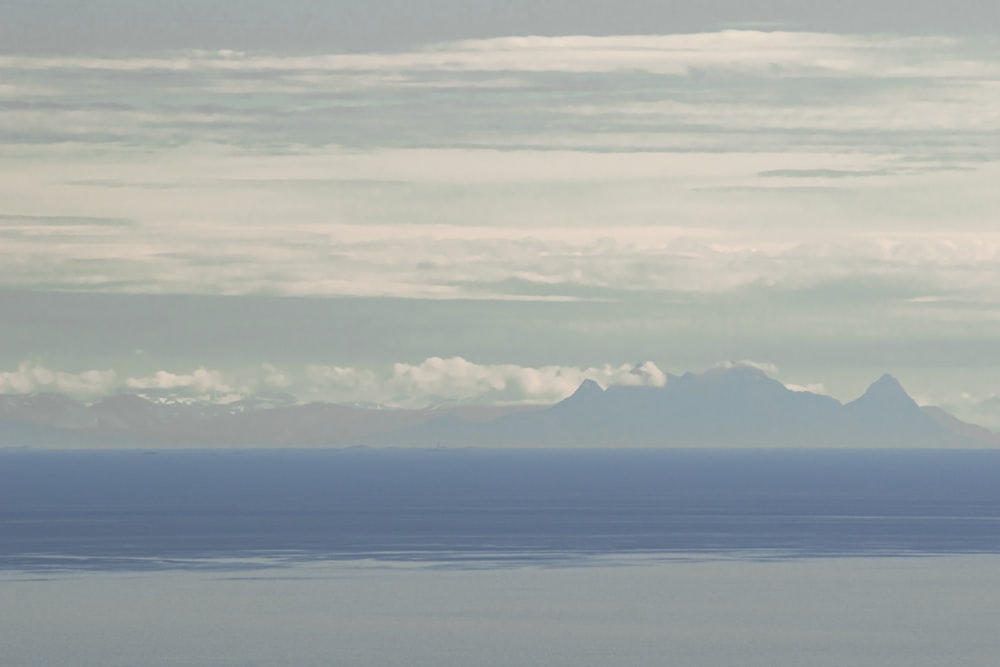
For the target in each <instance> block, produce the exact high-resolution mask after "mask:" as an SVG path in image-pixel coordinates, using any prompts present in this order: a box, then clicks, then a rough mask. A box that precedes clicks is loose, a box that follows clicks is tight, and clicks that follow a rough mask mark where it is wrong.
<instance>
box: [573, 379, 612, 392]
mask: <svg viewBox="0 0 1000 667" xmlns="http://www.w3.org/2000/svg"><path fill="white" fill-rule="evenodd" d="M603 393H604V387H602V386H601V385H599V384H598V383H597V381H596V380H591V379H590V378H587V379H586V380H584V381H583V382H582V383H580V386H579V387H577V388H576V391H574V392H573V396H586V395H588V394H603Z"/></svg>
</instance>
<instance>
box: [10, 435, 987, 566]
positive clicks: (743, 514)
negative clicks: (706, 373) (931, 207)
mask: <svg viewBox="0 0 1000 667" xmlns="http://www.w3.org/2000/svg"><path fill="white" fill-rule="evenodd" d="M998 481H1000V452H993V451H947V452H945V451H898V450H897V451H860V452H859V451H846V450H841V451H781V450H773V451H763V450H758V451H712V450H663V451H638V450H626V451H611V450H604V451H480V450H458V451H456V450H434V451H426V450H420V451H411V450H321V451H317V450H311V451H310V450H298V451H248V450H241V451H223V450H215V451H156V452H131V451H130V452H97V451H88V452H65V451H62V452H56V451H26V450H20V451H3V452H0V529H2V531H3V535H2V537H3V539H2V541H0V567H5V568H12V567H14V568H26V567H52V566H63V565H72V566H73V567H76V568H79V567H94V568H104V567H109V568H121V567H129V566H133V567H154V566H157V563H159V564H160V565H163V564H169V561H171V560H174V561H180V560H182V559H201V558H207V559H211V558H223V557H224V558H233V557H252V556H254V555H259V554H269V555H279V554H284V555H287V556H289V557H294V558H300V559H327V558H367V557H372V556H378V557H383V558H396V559H399V558H407V559H431V560H442V559H457V560H479V559H497V558H499V559H503V558H513V559H523V558H531V559H534V558H542V557H557V558H558V557H566V556H582V555H587V554H621V553H633V554H634V553H663V552H671V553H676V552H697V553H735V552H750V551H756V552H759V553H761V554H762V555H767V554H768V553H771V554H774V555H781V556H786V555H798V556H825V555H849V554H854V555H864V554H869V555H874V554H909V553H935V554H943V553H1000V484H998ZM175 564H176V563H175Z"/></svg>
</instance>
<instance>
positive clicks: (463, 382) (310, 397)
mask: <svg viewBox="0 0 1000 667" xmlns="http://www.w3.org/2000/svg"><path fill="white" fill-rule="evenodd" d="M585 379H591V380H595V381H597V382H599V383H600V384H602V385H605V386H608V385H629V386H663V385H664V384H666V381H667V377H666V374H665V373H663V371H661V370H660V369H659V368H658V367H657V366H656V364H654V363H652V362H649V361H647V362H645V363H642V364H638V365H628V364H625V365H620V366H612V365H605V366H600V367H591V368H579V367H573V366H542V367H538V368H532V367H527V366H519V365H515V364H476V363H473V362H470V361H467V360H465V359H463V358H461V357H451V358H447V359H443V358H440V357H431V358H429V359H425V360H424V361H422V362H421V363H419V364H406V363H397V364H394V365H392V366H391V367H389V368H383V369H371V368H349V367H341V366H329V365H319V364H313V365H308V366H306V367H305V368H304V369H281V368H278V367H277V366H274V365H271V364H263V365H261V366H260V367H258V368H256V369H250V370H244V371H230V372H224V371H220V370H217V369H208V368H196V369H194V370H192V371H190V372H182V373H176V372H171V371H166V370H161V371H156V372H154V373H152V374H149V375H144V376H138V377H122V376H121V374H119V373H118V372H116V371H114V370H91V371H84V372H81V373H67V372H60V371H53V370H51V369H49V368H46V367H45V366H42V365H39V364H35V363H31V362H24V363H22V364H20V365H19V366H18V368H17V369H16V370H12V371H6V372H0V393H4V394H30V393H38V392H59V393H65V394H67V395H70V396H72V397H74V398H78V399H83V400H97V399H99V398H101V397H103V396H106V395H109V394H114V393H134V394H139V395H143V396H146V397H148V398H151V399H154V400H174V401H185V402H189V401H205V402H211V403H234V402H237V401H241V400H254V401H265V402H266V401H272V402H273V401H277V402H280V403H287V402H300V403H302V402H309V401H323V402H332V403H364V404H378V405H385V406H391V407H405V408H423V407H433V406H440V405H446V404H451V403H459V404H461V403H470V404H491V405H492V404H518V403H540V404H544V403H554V402H556V401H559V400H561V399H563V398H566V397H567V396H569V395H570V394H572V393H573V392H574V391H575V390H576V389H577V387H579V385H580V384H581V383H582V382H583V381H584V380H585Z"/></svg>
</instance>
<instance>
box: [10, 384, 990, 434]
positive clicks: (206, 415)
mask: <svg viewBox="0 0 1000 667" xmlns="http://www.w3.org/2000/svg"><path fill="white" fill-rule="evenodd" d="M133 444H142V445H144V446H177V445H188V446H313V447H314V446H349V445H368V446H393V447H469V446H475V447H782V448H787V447H920V448H941V447H946V448H947V447H956V448H957V447H963V448H968V447H991V446H1000V436H998V435H997V434H995V433H993V432H991V431H988V430H987V429H984V428H982V427H979V426H976V425H973V424H967V423H965V422H962V421H960V420H958V419H956V418H955V417H953V416H951V415H949V414H948V413H946V412H944V411H943V410H941V409H940V408H933V407H925V408H921V407H920V406H918V405H917V404H916V402H914V401H913V399H912V398H910V396H909V395H908V394H907V393H906V391H905V390H904V389H903V387H902V386H901V385H900V384H899V382H898V381H897V380H896V379H895V378H893V377H892V376H890V375H883V376H882V377H881V378H879V379H878V380H877V381H875V382H874V383H873V384H872V385H871V386H870V387H869V388H868V389H867V390H866V391H865V393H864V394H863V395H862V396H861V397H859V398H858V399H856V400H854V401H851V402H849V403H846V404H842V403H840V402H839V401H837V400H836V399H834V398H831V397H829V396H823V395H820V394H815V393H810V392H805V391H793V390H790V389H788V388H787V387H785V386H784V385H783V384H782V383H780V382H778V381H777V380H774V379H772V378H770V377H768V376H767V374H765V373H764V372H763V371H760V370H758V369H756V368H751V367H749V366H734V367H730V368H717V369H712V370H709V371H707V372H704V373H697V374H696V373H685V374H684V375H680V376H669V377H668V379H667V383H666V385H665V386H662V387H648V386H612V387H608V388H607V389H605V388H603V387H601V386H600V385H598V384H597V383H596V382H594V381H592V380H586V381H584V382H583V383H582V384H581V385H580V387H579V388H578V389H577V390H576V392H575V393H574V394H573V395H572V396H569V397H568V398H566V399H565V400H563V401H560V402H559V403H556V404H555V405H551V406H512V407H473V406H452V407H448V408H441V409H427V410H396V409H387V408H374V407H360V406H346V405H332V404H325V403H312V404H308V405H297V406H283V407H261V406H259V405H255V404H251V403H245V404H244V403H237V404H233V405H228V406H220V405H211V404H172V403H157V402H153V401H150V400H147V399H145V398H142V397H139V396H132V395H123V396H113V397H109V398H106V399H103V400H101V401H98V402H96V403H93V404H90V405H88V404H84V403H81V402H79V401H74V400H72V399H70V398H68V397H66V396H61V395H57V394H37V395H28V396H26V395H17V396H11V395H7V396H0V446H46V445H47V446H54V447H67V446H81V447H93V446H111V447H113V446H129V445H133Z"/></svg>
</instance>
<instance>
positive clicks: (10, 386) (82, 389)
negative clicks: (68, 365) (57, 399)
mask: <svg viewBox="0 0 1000 667" xmlns="http://www.w3.org/2000/svg"><path fill="white" fill-rule="evenodd" d="M117 378H118V375H117V373H115V371H113V370H89V371H83V372H80V373H69V372H64V371H55V370H52V369H50V368H47V367H45V366H42V365H40V364H36V363H33V362H30V361H24V362H21V363H20V364H18V367H17V369H16V370H12V371H0V394H32V393H37V392H57V393H63V394H67V395H69V396H72V397H74V398H80V399H90V398H94V397H99V396H102V395H105V394H107V393H109V392H111V391H112V389H113V388H114V387H115V386H116V384H117Z"/></svg>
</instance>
